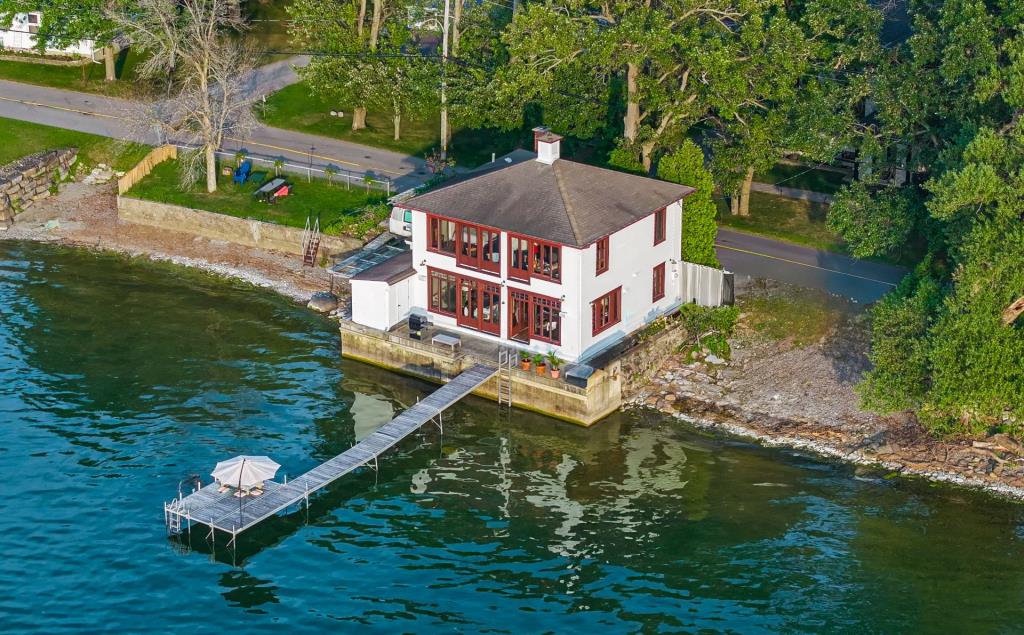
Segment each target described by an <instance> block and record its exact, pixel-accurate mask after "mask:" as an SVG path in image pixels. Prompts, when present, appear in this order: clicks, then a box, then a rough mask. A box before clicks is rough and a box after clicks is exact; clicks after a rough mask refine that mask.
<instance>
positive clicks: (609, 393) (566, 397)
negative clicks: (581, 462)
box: [341, 324, 622, 426]
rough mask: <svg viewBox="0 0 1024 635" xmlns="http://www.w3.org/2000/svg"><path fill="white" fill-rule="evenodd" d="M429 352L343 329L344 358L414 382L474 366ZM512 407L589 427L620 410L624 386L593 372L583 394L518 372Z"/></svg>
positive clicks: (491, 388) (492, 388) (489, 387)
mask: <svg viewBox="0 0 1024 635" xmlns="http://www.w3.org/2000/svg"><path fill="white" fill-rule="evenodd" d="M431 348H432V347H430V346H429V345H427V344H422V343H416V344H414V343H412V342H402V341H399V340H397V339H396V338H392V337H388V336H387V334H385V333H379V334H373V333H371V332H369V330H368V329H358V328H351V327H349V326H347V325H345V324H342V328H341V353H342V356H344V357H348V358H350V359H356V360H359V361H363V362H367V363H370V364H374V365H376V366H382V367H384V368H388V369H391V370H395V371H398V372H402V373H405V374H408V375H413V376H415V377H420V378H423V379H429V380H432V381H439V382H443V381H446V380H447V379H449V378H451V377H454V376H456V375H458V374H459V373H460V372H462V370H464V369H465V368H469V367H470V366H472V365H473V364H474V363H476V360H474V359H472V358H469V357H463V356H461V355H457V354H449V353H447V352H441V351H440V350H431ZM495 361H496V360H495ZM497 382H498V380H497V377H495V378H493V379H491V380H490V381H488V382H487V383H485V384H484V385H483V386H481V387H480V388H479V389H478V390H477V391H476V392H475V393H474V394H477V395H479V396H481V397H485V398H487V399H492V400H497V388H498V383H497ZM512 401H513V405H515V406H516V407H517V408H523V409H526V410H532V411H535V412H539V413H542V414H545V415H548V416H552V417H556V418H558V419H562V420H565V421H570V422H572V423H578V424H582V425H587V426H589V425H591V424H593V423H596V422H597V421H599V420H601V419H603V418H604V417H606V416H608V415H609V414H611V413H612V412H615V411H616V410H618V409H619V407H620V406H621V405H622V386H621V382H620V380H619V376H618V375H617V374H609V373H606V372H605V371H597V372H596V373H595V374H594V375H593V376H592V377H591V378H590V384H589V386H588V388H587V389H586V390H582V389H577V388H575V387H572V386H568V385H565V384H561V385H559V384H557V383H555V382H548V381H544V380H543V379H542V378H534V377H531V374H530V373H528V372H522V371H520V370H518V369H517V370H515V371H513V373H512Z"/></svg>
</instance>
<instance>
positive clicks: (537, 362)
mask: <svg viewBox="0 0 1024 635" xmlns="http://www.w3.org/2000/svg"><path fill="white" fill-rule="evenodd" d="M533 368H534V370H536V371H537V374H538V375H543V374H544V373H545V372H546V371H547V366H545V365H544V356H543V355H541V354H540V353H537V354H536V355H534V356H533Z"/></svg>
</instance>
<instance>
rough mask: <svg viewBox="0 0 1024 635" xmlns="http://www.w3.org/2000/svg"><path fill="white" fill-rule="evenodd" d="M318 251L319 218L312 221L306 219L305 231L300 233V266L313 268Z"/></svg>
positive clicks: (308, 217) (309, 218)
mask: <svg viewBox="0 0 1024 635" xmlns="http://www.w3.org/2000/svg"><path fill="white" fill-rule="evenodd" d="M319 251H320V216H319V215H318V216H317V217H316V220H315V221H314V220H312V218H311V217H310V216H307V217H306V229H305V230H304V231H303V232H302V266H304V267H315V266H316V254H317V252H319Z"/></svg>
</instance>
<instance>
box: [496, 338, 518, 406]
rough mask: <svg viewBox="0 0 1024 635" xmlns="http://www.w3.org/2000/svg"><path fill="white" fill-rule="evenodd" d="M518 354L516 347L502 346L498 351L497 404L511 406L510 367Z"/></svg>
mask: <svg viewBox="0 0 1024 635" xmlns="http://www.w3.org/2000/svg"><path fill="white" fill-rule="evenodd" d="M517 359H519V354H518V353H517V352H516V349H514V348H510V347H507V346H502V347H501V349H500V350H499V351H498V405H499V406H503V405H507V406H508V407H509V408H511V407H512V367H513V366H515V363H516V360H517Z"/></svg>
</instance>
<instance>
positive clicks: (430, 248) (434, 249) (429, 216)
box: [427, 214, 459, 258]
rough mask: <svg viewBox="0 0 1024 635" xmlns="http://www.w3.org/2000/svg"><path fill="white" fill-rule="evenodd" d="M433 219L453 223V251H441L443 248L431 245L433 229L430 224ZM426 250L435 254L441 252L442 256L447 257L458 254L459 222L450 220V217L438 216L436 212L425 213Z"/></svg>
mask: <svg viewBox="0 0 1024 635" xmlns="http://www.w3.org/2000/svg"><path fill="white" fill-rule="evenodd" d="M435 220H436V221H439V222H440V221H446V222H448V223H451V224H453V225H454V226H455V252H454V253H450V252H447V251H443V250H441V249H438V248H437V247H434V246H433V244H432V243H433V239H434V229H433V227H432V225H433V221H435ZM427 251H430V252H433V253H435V254H441V255H442V256H448V257H449V258H454V257H455V256H456V255H458V253H459V223H458V221H455V220H452V219H451V218H445V217H444V216H438V215H437V214H427Z"/></svg>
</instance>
